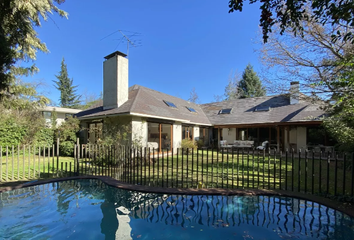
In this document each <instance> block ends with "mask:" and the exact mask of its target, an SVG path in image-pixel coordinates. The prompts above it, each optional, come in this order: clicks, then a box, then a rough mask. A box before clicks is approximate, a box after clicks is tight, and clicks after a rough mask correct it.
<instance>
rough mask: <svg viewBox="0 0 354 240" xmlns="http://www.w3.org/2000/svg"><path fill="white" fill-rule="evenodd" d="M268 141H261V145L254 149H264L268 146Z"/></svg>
mask: <svg viewBox="0 0 354 240" xmlns="http://www.w3.org/2000/svg"><path fill="white" fill-rule="evenodd" d="M268 143H269V142H268V141H264V142H262V145H261V146H258V147H256V149H258V150H265V149H267V148H268Z"/></svg>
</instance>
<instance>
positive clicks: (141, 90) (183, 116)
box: [76, 85, 211, 125]
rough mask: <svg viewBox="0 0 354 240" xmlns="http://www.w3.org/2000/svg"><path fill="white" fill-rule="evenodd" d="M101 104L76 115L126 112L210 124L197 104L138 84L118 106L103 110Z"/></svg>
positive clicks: (85, 115) (96, 115) (97, 116)
mask: <svg viewBox="0 0 354 240" xmlns="http://www.w3.org/2000/svg"><path fill="white" fill-rule="evenodd" d="M164 101H168V102H172V103H173V104H175V105H176V107H177V108H172V107H168V106H167V104H166V103H165V102H164ZM102 105H103V102H102V101H101V102H100V103H99V104H98V105H96V106H93V107H91V108H89V109H87V110H84V111H82V112H80V113H79V114H77V115H76V116H77V117H78V118H80V119H85V118H99V117H102V116H108V115H111V116H113V115H124V114H127V115H137V116H144V117H149V118H159V119H169V120H173V121H181V122H185V123H191V124H200V125H211V124H210V121H209V119H208V117H207V116H206V115H205V113H204V112H203V110H202V108H201V107H200V106H199V105H198V104H195V103H191V102H188V101H186V100H183V99H181V98H177V97H174V96H171V95H168V94H165V93H162V92H158V91H155V90H152V89H150V88H146V87H143V86H140V85H134V86H132V87H130V88H129V97H128V101H127V102H125V103H124V104H123V105H122V106H120V107H119V108H113V109H109V110H103V106H102ZM187 107H189V108H193V109H194V110H195V111H196V113H193V112H191V111H189V110H188V109H187Z"/></svg>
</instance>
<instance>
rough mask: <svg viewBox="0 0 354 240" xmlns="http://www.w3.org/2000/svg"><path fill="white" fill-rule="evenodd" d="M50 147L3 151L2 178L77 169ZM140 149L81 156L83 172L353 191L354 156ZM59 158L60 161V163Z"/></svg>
mask: <svg viewBox="0 0 354 240" xmlns="http://www.w3.org/2000/svg"><path fill="white" fill-rule="evenodd" d="M49 155H53V154H48V152H47V153H46V154H45V155H43V153H42V154H41V155H39V154H38V153H37V154H28V153H27V154H22V155H21V153H14V154H9V155H8V157H6V156H4V154H3V155H2V157H1V163H2V164H1V169H0V174H1V181H3V182H4V181H5V182H7V181H18V180H31V179H38V178H39V179H41V178H53V177H60V176H71V175H74V158H72V157H59V159H57V157H52V156H49ZM149 156H150V157H145V154H140V155H139V154H138V155H137V157H135V158H131V159H128V158H125V160H123V161H121V162H120V163H117V162H116V160H115V159H114V158H113V157H112V156H111V155H109V153H107V152H105V153H104V154H102V155H101V157H100V158H95V159H89V158H87V155H86V157H85V158H82V159H80V164H79V170H80V174H81V175H106V176H112V177H114V178H117V179H118V180H122V181H125V182H130V183H134V184H142V185H150V186H161V187H182V188H185V187H192V188H196V187H198V186H199V187H203V188H215V187H216V188H231V189H232V188H241V189H250V188H251V189H252V188H253V189H283V190H289V191H299V192H308V193H313V194H323V195H326V194H329V195H346V196H353V183H354V181H353V175H354V174H353V169H352V168H348V166H349V165H350V164H352V162H353V159H351V158H350V159H346V161H344V159H338V160H333V159H332V160H331V161H328V159H327V158H324V157H323V158H319V157H318V156H315V157H312V156H309V157H303V156H302V157H300V158H299V156H298V155H291V154H288V155H287V156H285V155H283V156H280V155H278V154H277V155H274V154H265V155H263V153H262V152H250V153H242V152H238V153H237V152H232V153H226V152H225V153H223V152H217V151H216V150H214V151H213V150H198V151H195V152H193V153H184V154H181V151H179V154H177V155H173V156H167V155H166V154H164V155H161V154H160V155H159V156H157V155H154V156H153V155H149ZM57 160H58V162H59V165H58V164H57Z"/></svg>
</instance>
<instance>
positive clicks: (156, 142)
mask: <svg viewBox="0 0 354 240" xmlns="http://www.w3.org/2000/svg"><path fill="white" fill-rule="evenodd" d="M172 126H173V125H172V124H167V123H154V122H148V147H150V148H154V149H158V151H159V152H163V151H170V150H171V149H172V146H173V145H172V143H173V141H172V139H173V138H172V136H173V135H172V134H173V131H172Z"/></svg>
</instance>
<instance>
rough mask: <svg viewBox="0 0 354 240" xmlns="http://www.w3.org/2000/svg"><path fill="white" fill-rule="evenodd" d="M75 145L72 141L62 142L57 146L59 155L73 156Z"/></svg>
mask: <svg viewBox="0 0 354 240" xmlns="http://www.w3.org/2000/svg"><path fill="white" fill-rule="evenodd" d="M74 146H75V143H74V142H73V141H64V142H60V144H59V151H60V155H62V156H73V154H74Z"/></svg>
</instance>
